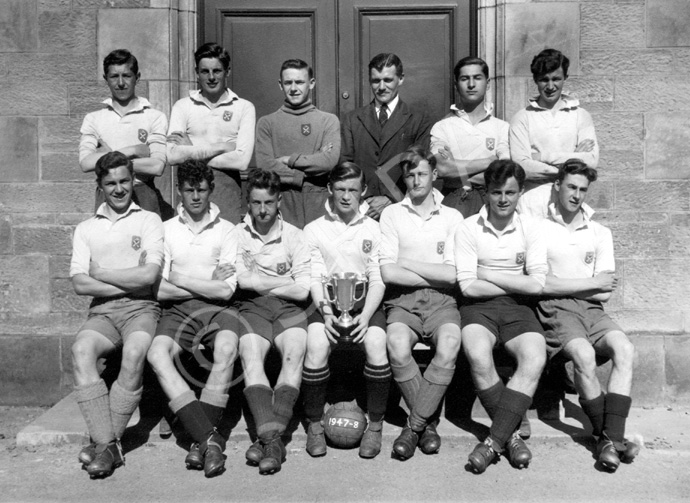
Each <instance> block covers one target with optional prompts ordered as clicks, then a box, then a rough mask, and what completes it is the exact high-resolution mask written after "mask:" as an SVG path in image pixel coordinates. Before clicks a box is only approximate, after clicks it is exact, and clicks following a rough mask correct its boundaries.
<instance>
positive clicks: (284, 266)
mask: <svg viewBox="0 0 690 503" xmlns="http://www.w3.org/2000/svg"><path fill="white" fill-rule="evenodd" d="M276 272H277V273H278V274H280V275H281V276H282V275H283V274H285V273H286V272H287V264H286V263H285V262H280V263H279V264H278V266H277V267H276Z"/></svg>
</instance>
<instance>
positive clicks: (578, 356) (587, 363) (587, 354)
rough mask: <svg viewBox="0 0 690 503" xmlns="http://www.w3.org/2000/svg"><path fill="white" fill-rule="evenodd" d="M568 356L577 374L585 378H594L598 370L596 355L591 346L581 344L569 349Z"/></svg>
mask: <svg viewBox="0 0 690 503" xmlns="http://www.w3.org/2000/svg"><path fill="white" fill-rule="evenodd" d="M567 355H568V356H569V357H570V359H571V360H572V361H573V366H574V367H575V372H578V373H580V374H583V375H585V376H593V375H594V373H595V371H596V368H597V360H596V353H595V351H594V348H593V347H592V346H590V345H589V344H580V345H578V346H577V347H574V348H568V351H567Z"/></svg>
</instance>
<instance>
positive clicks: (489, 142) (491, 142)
mask: <svg viewBox="0 0 690 503" xmlns="http://www.w3.org/2000/svg"><path fill="white" fill-rule="evenodd" d="M495 148H496V138H487V139H486V149H487V150H493V149H495Z"/></svg>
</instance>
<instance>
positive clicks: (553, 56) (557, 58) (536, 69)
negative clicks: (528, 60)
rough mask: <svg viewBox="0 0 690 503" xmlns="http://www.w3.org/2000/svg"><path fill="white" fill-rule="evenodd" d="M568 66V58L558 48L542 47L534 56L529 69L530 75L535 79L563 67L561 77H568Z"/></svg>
mask: <svg viewBox="0 0 690 503" xmlns="http://www.w3.org/2000/svg"><path fill="white" fill-rule="evenodd" d="M569 67H570V60H569V59H568V58H567V57H565V56H564V55H563V53H562V52H561V51H559V50H558V49H544V50H543V51H541V52H540V53H539V54H537V55H536V56H534V59H532V64H531V65H530V67H529V69H530V70H531V71H532V77H533V78H534V80H537V79H538V78H539V77H541V76H542V75H546V74H547V73H551V72H555V71H556V70H558V69H559V68H563V77H565V78H566V79H567V78H568V68H569Z"/></svg>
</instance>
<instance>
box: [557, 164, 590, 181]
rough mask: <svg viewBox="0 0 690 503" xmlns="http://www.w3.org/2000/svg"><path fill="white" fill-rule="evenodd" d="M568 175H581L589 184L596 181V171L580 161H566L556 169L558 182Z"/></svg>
mask: <svg viewBox="0 0 690 503" xmlns="http://www.w3.org/2000/svg"><path fill="white" fill-rule="evenodd" d="M568 175H583V176H584V177H585V178H587V180H588V181H589V183H592V182H596V181H597V176H598V173H597V170H596V169H594V168H590V167H589V166H587V164H586V163H584V162H582V161H581V160H580V159H568V160H567V161H565V162H564V163H563V165H562V166H561V167H560V168H558V181H559V182H562V181H563V180H565V177H566V176H568Z"/></svg>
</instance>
